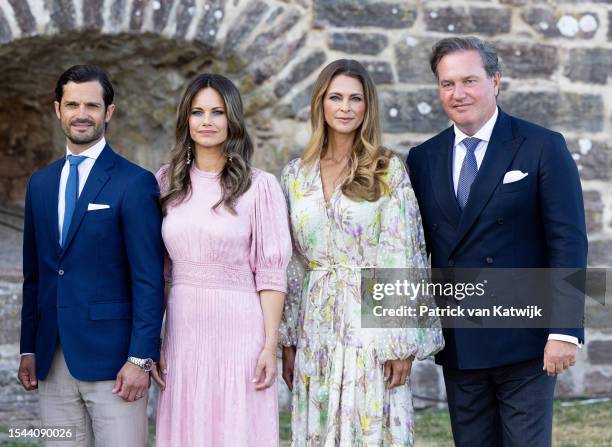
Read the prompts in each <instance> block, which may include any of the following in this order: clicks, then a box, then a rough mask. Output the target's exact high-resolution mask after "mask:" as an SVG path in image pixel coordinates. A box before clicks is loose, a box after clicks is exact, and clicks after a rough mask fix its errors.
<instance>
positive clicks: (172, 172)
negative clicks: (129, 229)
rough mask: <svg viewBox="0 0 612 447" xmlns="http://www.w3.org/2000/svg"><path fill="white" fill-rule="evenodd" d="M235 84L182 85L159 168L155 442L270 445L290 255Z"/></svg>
mask: <svg viewBox="0 0 612 447" xmlns="http://www.w3.org/2000/svg"><path fill="white" fill-rule="evenodd" d="M252 153H253V144H252V142H251V139H250V138H249V135H248V133H247V131H246V129H245V125H244V121H243V107H242V101H241V99H240V94H239V92H238V90H237V89H236V87H235V86H234V85H233V84H232V82H231V81H230V80H229V79H227V78H225V77H223V76H220V75H214V74H204V75H200V76H198V77H197V78H195V79H194V80H193V81H192V82H191V83H190V84H189V86H188V87H187V89H186V91H185V93H184V95H183V98H182V99H181V103H180V105H179V109H178V116H177V124H176V144H175V146H174V149H173V150H172V153H171V161H170V163H169V164H168V165H165V166H163V167H162V168H161V169H160V170H159V172H158V173H157V178H158V181H159V183H160V190H161V204H162V208H163V211H164V221H163V226H162V234H163V238H164V243H165V245H166V249H167V253H168V257H167V266H166V267H167V268H166V274H167V281H168V282H169V283H168V286H169V287H167V289H168V293H167V308H166V326H165V334H164V335H163V342H162V354H161V361H160V363H159V365H158V368H157V369H156V370H155V371H154V373H153V379H154V380H155V381H156V382H157V383H158V384H159V385H160V389H161V392H160V395H159V401H158V407H157V427H156V442H157V446H171V447H176V446H189V447H196V446H210V447H223V446H228V447H229V446H231V447H236V446H241V447H244V446H258V447H259V446H277V445H278V444H279V433H278V404H277V389H276V345H277V337H278V327H279V323H280V319H281V313H282V309H283V300H284V296H285V291H286V267H287V263H288V262H289V258H290V257H291V240H290V235H289V229H288V220H287V210H286V205H285V199H284V196H283V193H282V191H281V188H280V185H279V183H278V181H277V180H276V178H275V177H274V176H273V175H271V174H269V173H266V172H263V171H260V170H258V169H255V168H253V167H251V166H250V158H251V155H252Z"/></svg>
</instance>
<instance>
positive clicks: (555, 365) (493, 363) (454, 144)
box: [408, 38, 587, 447]
mask: <svg viewBox="0 0 612 447" xmlns="http://www.w3.org/2000/svg"><path fill="white" fill-rule="evenodd" d="M430 62H431V68H432V70H433V72H434V74H435V75H436V78H437V80H438V88H439V93H440V101H441V102H442V106H443V107H444V110H445V111H446V113H447V115H448V117H449V118H450V120H451V121H452V122H453V125H452V126H451V127H449V128H448V129H446V130H445V131H443V132H442V133H440V134H438V135H436V136H435V137H433V138H431V139H430V140H428V141H426V142H425V143H423V144H421V145H419V146H417V147H415V148H413V149H412V150H411V151H410V153H409V155H408V168H409V171H410V177H411V180H412V186H413V188H414V191H415V193H416V196H417V198H418V202H419V206H420V210H421V214H422V218H423V226H424V229H425V236H426V240H427V246H428V250H429V252H430V253H431V264H432V267H433V268H448V267H454V268H495V267H503V268H509V269H512V268H583V267H585V266H586V256H587V239H586V230H585V220H584V208H583V201H582V191H581V186H580V179H579V176H578V170H577V169H576V165H575V163H574V161H573V159H572V157H571V155H570V153H569V151H568V150H567V148H566V145H565V141H564V139H563V137H562V136H561V135H560V134H559V133H556V132H553V131H551V130H548V129H545V128H543V127H540V126H538V125H535V124H532V123H529V122H526V121H522V120H520V119H517V118H514V117H512V116H509V115H507V114H506V113H504V112H503V111H502V110H500V109H499V108H498V107H497V102H496V97H497V94H498V92H499V86H500V76H501V74H500V71H499V66H498V58H497V54H496V51H495V48H493V47H492V46H491V45H489V44H487V43H485V42H482V41H480V40H479V39H477V38H448V39H443V40H441V41H440V42H438V43H437V44H436V45H435V46H434V48H433V52H432V55H431V60H430ZM581 304H583V302H582V303H581ZM444 336H445V341H446V347H445V348H444V350H443V351H442V352H441V353H440V354H439V355H438V356H437V357H436V362H437V363H438V364H441V365H442V366H443V372H444V379H445V383H446V391H447V396H448V405H449V411H450V416H451V424H452V429H453V437H454V439H455V443H456V445H457V446H469V447H474V446H479V447H482V446H501V445H504V446H529V447H535V446H549V445H551V432H552V403H553V393H554V386H555V377H556V374H558V373H560V372H562V371H563V370H565V369H566V368H568V367H570V366H571V365H573V364H574V362H575V354H576V348H577V346H578V345H579V344H581V343H583V330H582V329H575V328H569V329H567V328H565V329H548V328H546V329H527V328H521V329H499V328H498V329H465V328H464V329H460V328H456V329H445V330H444Z"/></svg>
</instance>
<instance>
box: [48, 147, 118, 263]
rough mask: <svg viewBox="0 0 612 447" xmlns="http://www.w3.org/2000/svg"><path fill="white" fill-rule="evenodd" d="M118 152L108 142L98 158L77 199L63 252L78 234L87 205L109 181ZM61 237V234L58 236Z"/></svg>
mask: <svg viewBox="0 0 612 447" xmlns="http://www.w3.org/2000/svg"><path fill="white" fill-rule="evenodd" d="M115 157H116V154H115V153H114V152H113V150H112V149H111V148H110V146H109V145H108V144H107V145H106V146H105V147H104V149H103V150H102V153H101V154H100V156H99V157H98V159H97V160H96V162H95V163H94V165H93V168H92V169H91V172H90V173H89V176H88V177H87V181H86V182H85V186H84V187H83V191H82V192H81V195H80V196H79V200H77V203H76V208H75V210H74V214H73V215H72V221H71V222H70V228H69V229H68V236H66V242H65V243H64V247H63V252H62V253H66V250H68V247H70V243H71V242H72V239H74V235H75V234H76V232H77V230H78V228H79V226H80V225H81V221H82V220H83V217H85V213H86V212H87V206H88V205H89V203H91V202H93V201H94V200H95V198H96V196H97V195H98V193H99V192H100V190H101V189H102V187H103V186H104V185H105V184H106V182H108V179H109V178H110V173H109V172H108V171H109V170H110V169H111V168H112V167H113V166H114V164H115ZM58 237H59V236H58Z"/></svg>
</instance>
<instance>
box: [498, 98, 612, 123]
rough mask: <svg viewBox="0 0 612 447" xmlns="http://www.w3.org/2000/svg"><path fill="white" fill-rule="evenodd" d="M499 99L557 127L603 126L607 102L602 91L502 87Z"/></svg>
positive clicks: (510, 110)
mask: <svg viewBox="0 0 612 447" xmlns="http://www.w3.org/2000/svg"><path fill="white" fill-rule="evenodd" d="M498 102H499V104H500V106H501V107H502V108H503V109H504V110H505V111H506V112H508V113H510V114H512V115H515V116H517V117H518V118H522V119H524V120H527V121H532V122H534V123H537V124H540V125H541V126H544V127H548V128H551V129H553V130H560V129H571V130H577V131H580V130H581V131H586V132H600V131H602V130H603V120H604V105H603V98H602V97H601V96H600V95H596V94H579V93H564V92H537V91H536V92H512V91H507V90H502V92H501V94H500V96H499V101H498Z"/></svg>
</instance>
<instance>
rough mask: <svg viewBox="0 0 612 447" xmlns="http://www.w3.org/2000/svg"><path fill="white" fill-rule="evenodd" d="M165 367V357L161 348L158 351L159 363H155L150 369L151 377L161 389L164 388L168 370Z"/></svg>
mask: <svg viewBox="0 0 612 447" xmlns="http://www.w3.org/2000/svg"><path fill="white" fill-rule="evenodd" d="M166 367H167V365H166V357H165V356H164V351H163V350H162V351H160V353H159V363H156V364H155V365H154V366H153V369H152V370H151V378H152V379H153V381H154V382H155V383H156V384H157V386H159V389H160V390H162V391H163V390H165V389H166V373H167V372H168V370H167V369H166Z"/></svg>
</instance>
